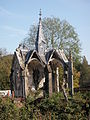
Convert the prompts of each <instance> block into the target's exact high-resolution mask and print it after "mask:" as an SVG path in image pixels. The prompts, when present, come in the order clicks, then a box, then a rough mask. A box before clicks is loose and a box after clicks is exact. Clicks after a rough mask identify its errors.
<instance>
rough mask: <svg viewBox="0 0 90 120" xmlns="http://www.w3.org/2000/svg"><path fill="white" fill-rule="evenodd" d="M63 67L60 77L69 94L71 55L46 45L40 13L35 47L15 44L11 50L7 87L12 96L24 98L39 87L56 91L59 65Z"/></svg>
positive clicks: (71, 84) (38, 89)
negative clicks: (30, 48) (16, 45)
mask: <svg viewBox="0 0 90 120" xmlns="http://www.w3.org/2000/svg"><path fill="white" fill-rule="evenodd" d="M60 66H62V67H63V81H64V83H65V84H66V85H67V87H69V88H70V90H71V93H72V94H73V74H72V59H71V56H70V57H69V59H67V58H66V56H65V54H64V51H63V50H60V49H47V48H46V41H45V38H44V35H43V30H42V20H41V13H40V17H39V24H38V30H37V38H36V42H35V49H33V50H28V49H27V48H26V47H25V46H22V45H19V47H18V48H17V49H16V51H15V52H14V56H13V62H12V68H11V77H10V81H11V91H14V94H15V97H22V98H26V97H27V96H28V95H29V94H31V93H35V92H37V91H40V95H41V96H44V95H45V94H48V95H49V96H52V93H53V92H60V80H59V68H60Z"/></svg>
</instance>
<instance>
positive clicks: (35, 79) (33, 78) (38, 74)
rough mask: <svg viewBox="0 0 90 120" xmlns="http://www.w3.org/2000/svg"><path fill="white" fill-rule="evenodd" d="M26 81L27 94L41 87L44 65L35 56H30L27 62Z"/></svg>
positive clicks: (43, 78)
mask: <svg viewBox="0 0 90 120" xmlns="http://www.w3.org/2000/svg"><path fill="white" fill-rule="evenodd" d="M27 81H28V82H27V88H28V94H31V93H32V92H36V91H37V90H42V89H43V84H44V82H45V75H44V67H43V65H42V64H41V62H40V61H39V59H37V58H32V59H31V60H30V61H29V63H28V64H27ZM30 92H31V93H30Z"/></svg>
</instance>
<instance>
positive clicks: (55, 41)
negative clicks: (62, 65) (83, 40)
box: [24, 17, 81, 60]
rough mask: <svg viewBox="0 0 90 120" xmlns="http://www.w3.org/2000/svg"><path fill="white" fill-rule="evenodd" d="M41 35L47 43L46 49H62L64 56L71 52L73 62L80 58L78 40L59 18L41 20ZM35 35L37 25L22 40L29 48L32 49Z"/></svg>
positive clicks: (69, 27) (74, 33) (73, 32)
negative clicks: (42, 34)
mask: <svg viewBox="0 0 90 120" xmlns="http://www.w3.org/2000/svg"><path fill="white" fill-rule="evenodd" d="M42 27H43V33H44V36H45V40H46V43H47V48H57V49H59V48H60V49H63V50H64V52H65V53H66V55H68V54H69V50H71V51H72V54H73V57H74V59H75V60H79V58H80V50H81V46H80V40H79V38H78V34H77V33H76V32H75V30H74V28H73V27H72V26H71V25H70V24H69V23H68V22H67V21H65V20H63V21H60V19H59V18H55V17H52V18H44V19H43V20H42ZM36 35H37V25H33V26H31V28H30V31H29V35H28V37H27V38H26V39H25V40H24V44H26V45H27V46H28V47H29V48H34V44H35V40H36Z"/></svg>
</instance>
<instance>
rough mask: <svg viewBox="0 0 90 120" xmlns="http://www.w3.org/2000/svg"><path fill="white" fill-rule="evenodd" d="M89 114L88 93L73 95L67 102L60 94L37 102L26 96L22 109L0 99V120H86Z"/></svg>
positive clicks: (89, 93) (6, 100) (89, 100)
mask: <svg viewBox="0 0 90 120" xmlns="http://www.w3.org/2000/svg"><path fill="white" fill-rule="evenodd" d="M89 112H90V92H86V93H81V92H78V93H75V95H74V96H73V98H69V101H68V102H66V101H65V99H64V98H63V96H62V94H61V93H58V94H55V93H54V94H53V96H52V97H50V98H48V97H46V98H44V99H37V100H36V99H34V98H31V97H29V96H28V98H27V99H26V101H25V102H24V103H23V106H22V107H17V104H15V103H13V102H12V100H10V99H9V98H4V99H0V120H6V119H8V120H42V119H43V120H88V115H89Z"/></svg>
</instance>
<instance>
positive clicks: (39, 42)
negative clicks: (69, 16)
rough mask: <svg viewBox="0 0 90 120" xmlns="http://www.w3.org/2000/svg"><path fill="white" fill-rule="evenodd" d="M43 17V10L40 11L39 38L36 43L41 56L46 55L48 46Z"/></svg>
mask: <svg viewBox="0 0 90 120" xmlns="http://www.w3.org/2000/svg"><path fill="white" fill-rule="evenodd" d="M41 15H42V14H41V9H40V13H39V25H38V31H37V38H36V42H35V47H36V50H37V52H38V53H39V54H40V55H41V54H44V51H45V46H46V42H45V38H44V35H43V30H42V22H41Z"/></svg>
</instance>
